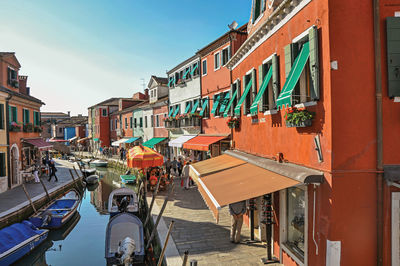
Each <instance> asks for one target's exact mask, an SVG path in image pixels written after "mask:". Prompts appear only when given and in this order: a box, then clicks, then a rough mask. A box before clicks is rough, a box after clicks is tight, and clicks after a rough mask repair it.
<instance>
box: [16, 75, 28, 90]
mask: <svg viewBox="0 0 400 266" xmlns="http://www.w3.org/2000/svg"><path fill="white" fill-rule="evenodd" d="M27 82H28V76H18V85H19V86H18V90H19V92H20V93H22V94H28V95H29V93H27V88H26V83H27Z"/></svg>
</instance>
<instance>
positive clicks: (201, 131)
mask: <svg viewBox="0 0 400 266" xmlns="http://www.w3.org/2000/svg"><path fill="white" fill-rule="evenodd" d="M199 71H200V72H199V73H200V74H199V78H200V100H199V101H200V102H199V104H200V105H202V102H201V99H202V96H203V94H202V92H201V89H202V85H201V84H202V83H203V82H202V79H203V72H202V61H201V55H200V58H199ZM168 110H169V109H168ZM201 133H204V132H203V118H202V119H201V123H200V134H201Z"/></svg>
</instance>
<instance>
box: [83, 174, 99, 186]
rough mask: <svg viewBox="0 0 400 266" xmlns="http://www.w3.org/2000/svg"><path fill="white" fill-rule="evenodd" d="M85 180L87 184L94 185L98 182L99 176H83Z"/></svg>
mask: <svg viewBox="0 0 400 266" xmlns="http://www.w3.org/2000/svg"><path fill="white" fill-rule="evenodd" d="M85 181H86V183H87V184H88V185H94V184H96V183H99V176H98V175H90V176H88V177H86V178H85Z"/></svg>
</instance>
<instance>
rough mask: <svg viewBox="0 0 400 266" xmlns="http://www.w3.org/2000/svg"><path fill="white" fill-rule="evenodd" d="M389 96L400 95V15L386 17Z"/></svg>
mask: <svg viewBox="0 0 400 266" xmlns="http://www.w3.org/2000/svg"><path fill="white" fill-rule="evenodd" d="M386 36H387V65H388V96H389V97H398V96H400V17H388V18H386Z"/></svg>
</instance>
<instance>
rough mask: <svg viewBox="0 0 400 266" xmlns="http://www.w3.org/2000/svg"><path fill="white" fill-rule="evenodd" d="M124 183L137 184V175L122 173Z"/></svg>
mask: <svg viewBox="0 0 400 266" xmlns="http://www.w3.org/2000/svg"><path fill="white" fill-rule="evenodd" d="M119 177H120V178H121V181H122V183H124V184H135V183H136V176H135V175H120V176H119Z"/></svg>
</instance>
